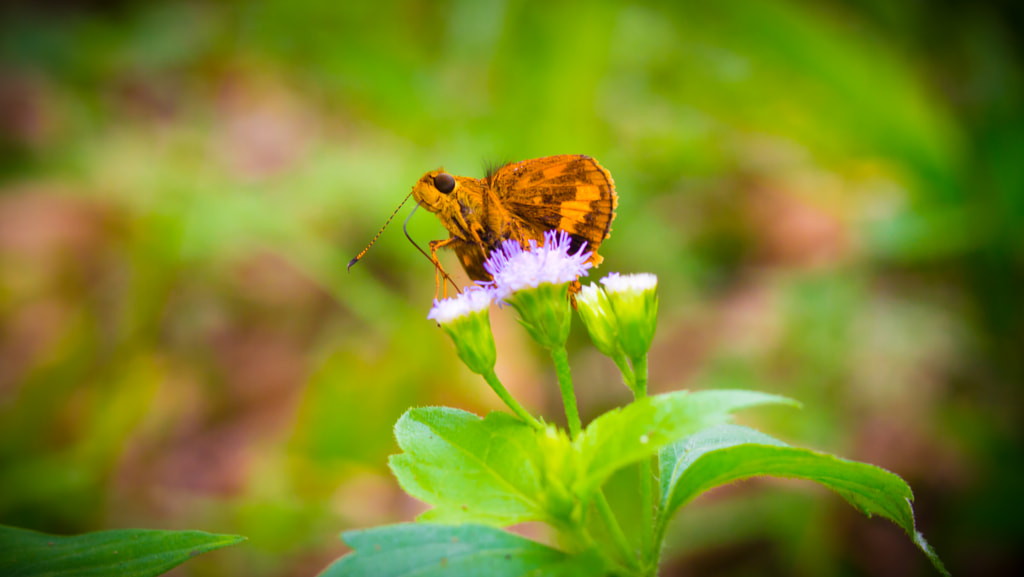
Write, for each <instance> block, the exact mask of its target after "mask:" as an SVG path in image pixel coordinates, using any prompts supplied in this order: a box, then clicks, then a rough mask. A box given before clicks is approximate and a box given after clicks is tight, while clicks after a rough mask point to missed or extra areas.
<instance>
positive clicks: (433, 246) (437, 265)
mask: <svg viewBox="0 0 1024 577" xmlns="http://www.w3.org/2000/svg"><path fill="white" fill-rule="evenodd" d="M455 242H462V239H459V238H457V237H454V236H453V237H450V238H446V239H444V240H432V241H430V244H429V246H430V260H431V261H433V263H434V298H435V299H436V298H437V294H438V293H439V292H441V285H442V284H444V296H443V297H442V298H448V282H450V283H452V286H453V287H455V290H456V291H458V290H459V287H458V285H456V284H455V281H453V280H452V277H450V276H448V273H447V272H445V270H444V267H442V266H441V261H440V260H438V258H437V251H438V249H442V248H445V247H447V246H448V245H451V244H452V243H455ZM442 276H444V278H445V280H446V281H448V282H442V281H441V277H442Z"/></svg>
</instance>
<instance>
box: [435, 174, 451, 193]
mask: <svg viewBox="0 0 1024 577" xmlns="http://www.w3.org/2000/svg"><path fill="white" fill-rule="evenodd" d="M434 188H436V189H437V190H439V191H441V192H443V193H445V194H448V193H449V192H451V191H453V190H455V178H454V177H452V175H450V174H448V173H447V172H442V173H441V174H439V175H437V176H435V177H434Z"/></svg>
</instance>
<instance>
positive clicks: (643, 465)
mask: <svg viewBox="0 0 1024 577" xmlns="http://www.w3.org/2000/svg"><path fill="white" fill-rule="evenodd" d="M631 361H632V363H633V384H634V387H633V394H634V395H635V398H636V400H637V401H639V400H642V399H646V398H647V355H643V356H641V357H636V358H634V359H631ZM653 481H654V472H653V470H652V469H651V459H644V460H642V461H640V508H641V512H642V514H643V516H642V517H641V519H642V520H641V524H642V525H643V528H642V531H641V533H640V546H641V551H642V552H643V559H644V561H645V564H650V565H651V566H653V567H654V571H655V572H657V567H658V560H657V557H658V550H659V549H660V547H659V546H658V544H657V543H655V542H654V539H655V531H654V522H655V520H656V519H657V518H658V515H657V513H656V512H655V500H654V499H655V496H654V494H653V492H652V489H651V485H652V484H653ZM658 492H659V493H660V492H661V490H660V488H659V489H658ZM659 498H660V497H659Z"/></svg>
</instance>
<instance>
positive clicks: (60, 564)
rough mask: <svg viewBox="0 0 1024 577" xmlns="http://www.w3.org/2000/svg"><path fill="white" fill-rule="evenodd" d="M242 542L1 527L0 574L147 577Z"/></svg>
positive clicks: (207, 536)
mask: <svg viewBox="0 0 1024 577" xmlns="http://www.w3.org/2000/svg"><path fill="white" fill-rule="evenodd" d="M244 540H245V537H239V536H237V535H215V534H213V533H205V532H203V531H156V530H153V529H118V530H115V531H99V532H96V533H85V534H82V535H73V536H69V537H63V536H59V535H47V534H46V533H37V532H36V531H30V530H28V529H19V528H16V527H8V526H6V525H0V575H5V576H6V577H16V576H19V575H32V576H33V577H40V576H62V577H72V576H74V577H88V576H92V575H95V576H97V577H105V576H107V575H120V576H122V577H149V576H152V575H160V574H162V573H165V572H167V571H170V570H171V569H173V568H174V567H177V566H178V565H180V564H182V563H184V562H185V561H188V560H189V559H191V558H192V557H195V556H197V555H200V554H202V553H206V552H207V551H213V550H214V549H220V548H221V547H227V546H228V545H234V544H236V543H240V542H242V541H244Z"/></svg>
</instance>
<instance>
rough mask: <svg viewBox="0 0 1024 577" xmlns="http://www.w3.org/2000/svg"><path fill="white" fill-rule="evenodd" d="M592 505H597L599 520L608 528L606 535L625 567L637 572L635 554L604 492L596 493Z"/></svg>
mask: <svg viewBox="0 0 1024 577" xmlns="http://www.w3.org/2000/svg"><path fill="white" fill-rule="evenodd" d="M594 503H595V504H596V505H597V512H598V513H599V514H600V515H601V519H602V520H604V524H605V526H607V527H608V533H610V534H611V536H612V541H614V542H615V546H616V547H618V548H619V554H620V555H621V556H622V558H623V560H625V562H626V565H628V566H629V567H630V568H631V569H637V570H639V569H640V564H639V563H638V562H637V559H636V553H635V552H634V551H633V548H632V547H630V545H629V539H627V538H626V534H625V533H624V532H623V531H622V527H621V526H620V525H619V521H618V519H616V518H615V513H614V512H612V507H611V505H609V504H608V499H607V498H606V497H605V496H604V492H601V491H599V492H598V493H597V499H595V501H594Z"/></svg>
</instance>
